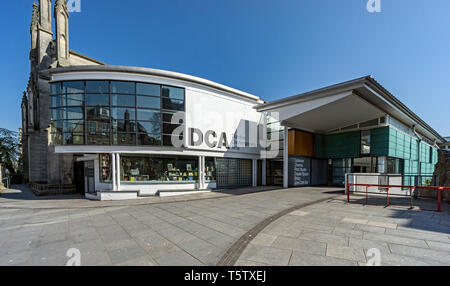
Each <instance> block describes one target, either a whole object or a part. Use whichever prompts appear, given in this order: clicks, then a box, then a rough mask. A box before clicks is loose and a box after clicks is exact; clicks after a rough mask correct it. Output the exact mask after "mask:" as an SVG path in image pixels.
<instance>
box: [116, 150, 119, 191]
mask: <svg viewBox="0 0 450 286" xmlns="http://www.w3.org/2000/svg"><path fill="white" fill-rule="evenodd" d="M116 173H117V190H118V191H120V155H119V153H117V154H116Z"/></svg>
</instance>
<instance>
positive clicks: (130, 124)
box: [112, 120, 136, 133]
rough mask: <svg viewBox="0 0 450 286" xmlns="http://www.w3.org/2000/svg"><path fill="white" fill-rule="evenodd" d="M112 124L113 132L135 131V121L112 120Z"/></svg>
mask: <svg viewBox="0 0 450 286" xmlns="http://www.w3.org/2000/svg"><path fill="white" fill-rule="evenodd" d="M112 126H113V131H114V132H126V133H132V132H136V123H135V121H130V120H113V123H112Z"/></svg>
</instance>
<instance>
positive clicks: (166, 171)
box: [120, 156, 198, 183]
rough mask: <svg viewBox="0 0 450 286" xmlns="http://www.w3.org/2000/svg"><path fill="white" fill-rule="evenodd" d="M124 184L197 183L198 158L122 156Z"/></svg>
mask: <svg viewBox="0 0 450 286" xmlns="http://www.w3.org/2000/svg"><path fill="white" fill-rule="evenodd" d="M120 164H121V181H123V182H125V183H126V182H149V181H150V182H196V181H197V180H198V158H196V157H184V156H183V157H181V156H180V157H163V158H159V157H153V156H121V157H120Z"/></svg>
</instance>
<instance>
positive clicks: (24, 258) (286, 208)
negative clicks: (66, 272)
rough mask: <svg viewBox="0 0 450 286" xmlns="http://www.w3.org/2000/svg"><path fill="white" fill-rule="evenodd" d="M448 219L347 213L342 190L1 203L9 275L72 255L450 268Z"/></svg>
mask: <svg viewBox="0 0 450 286" xmlns="http://www.w3.org/2000/svg"><path fill="white" fill-rule="evenodd" d="M415 204H416V205H417V206H420V207H422V208H425V207H427V208H433V207H434V206H435V202H432V201H431V202H430V201H416V202H415ZM448 209H449V208H448V205H445V206H444V211H443V212H441V213H436V212H433V211H424V210H418V209H414V210H408V209H407V208H405V207H394V206H393V207H388V208H386V207H384V206H381V205H364V204H363V203H361V202H360V201H354V203H351V204H347V203H346V201H345V196H344V194H343V191H342V190H340V189H333V188H313V187H307V188H291V189H273V188H257V189H252V188H249V189H241V190H233V191H226V192H221V193H219V192H214V193H203V194H195V195H188V196H178V197H167V198H159V197H155V198H146V199H141V200H132V201H113V202H98V201H88V200H85V199H83V198H81V197H79V196H61V197H45V198H36V197H34V196H33V194H31V193H30V192H29V190H28V189H27V188H26V187H25V186H14V187H13V188H12V189H10V190H6V191H3V192H2V195H1V197H0V265H65V264H66V262H67V261H68V259H69V257H68V256H67V251H68V250H69V249H70V248H76V249H79V250H80V253H81V265H366V264H367V261H368V260H370V259H371V255H372V252H370V251H373V249H377V250H378V251H379V254H380V263H381V265H450V237H449V235H450V215H449V212H448ZM368 251H369V252H368Z"/></svg>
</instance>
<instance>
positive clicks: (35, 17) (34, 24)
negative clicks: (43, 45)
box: [30, 2, 39, 49]
mask: <svg viewBox="0 0 450 286" xmlns="http://www.w3.org/2000/svg"><path fill="white" fill-rule="evenodd" d="M38 25H39V12H38V7H37V4H36V2H33V12H32V14H31V25H30V34H31V49H35V48H36V44H37V28H38Z"/></svg>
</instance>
